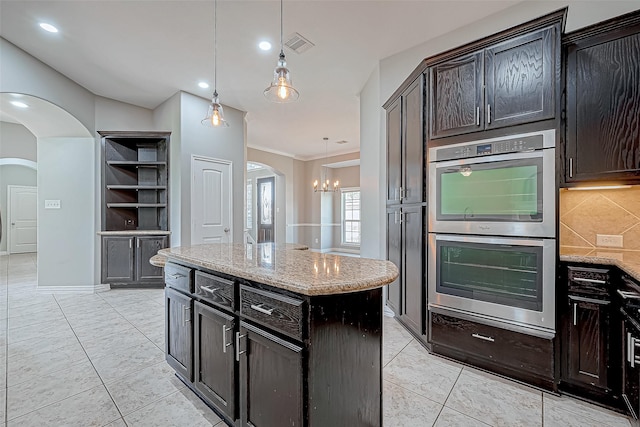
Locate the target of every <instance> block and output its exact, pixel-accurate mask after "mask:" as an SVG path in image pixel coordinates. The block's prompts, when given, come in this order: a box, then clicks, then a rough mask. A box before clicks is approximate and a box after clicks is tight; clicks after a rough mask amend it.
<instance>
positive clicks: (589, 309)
mask: <svg viewBox="0 0 640 427" xmlns="http://www.w3.org/2000/svg"><path fill="white" fill-rule="evenodd" d="M569 305H570V307H569V311H570V313H571V319H570V323H569V341H568V343H567V344H568V345H567V354H566V358H567V359H566V360H567V372H566V375H565V376H564V380H565V381H569V382H572V383H582V384H585V386H587V387H597V388H600V389H603V390H607V389H608V369H609V330H610V327H611V313H610V301H606V300H597V299H591V298H584V297H581V296H572V295H570V296H569Z"/></svg>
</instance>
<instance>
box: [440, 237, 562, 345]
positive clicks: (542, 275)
mask: <svg viewBox="0 0 640 427" xmlns="http://www.w3.org/2000/svg"><path fill="white" fill-rule="evenodd" d="M555 258H556V241H555V239H525V238H519V239H514V238H502V237H482V236H460V235H442V234H429V248H428V265H429V276H428V288H429V307H430V308H439V309H448V310H453V311H458V312H460V313H461V314H466V315H467V316H468V315H473V316H476V317H478V318H483V319H485V320H487V321H492V323H494V322H496V321H497V322H499V323H502V324H504V326H505V328H507V329H514V328H515V329H516V330H521V331H522V332H529V333H531V334H533V335H539V334H540V333H543V334H544V335H548V334H554V333H555Z"/></svg>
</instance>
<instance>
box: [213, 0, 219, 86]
mask: <svg viewBox="0 0 640 427" xmlns="http://www.w3.org/2000/svg"><path fill="white" fill-rule="evenodd" d="M217 27H218V0H214V1H213V93H214V94H217V93H218V32H217V30H218V28H217ZM214 96H215V95H214Z"/></svg>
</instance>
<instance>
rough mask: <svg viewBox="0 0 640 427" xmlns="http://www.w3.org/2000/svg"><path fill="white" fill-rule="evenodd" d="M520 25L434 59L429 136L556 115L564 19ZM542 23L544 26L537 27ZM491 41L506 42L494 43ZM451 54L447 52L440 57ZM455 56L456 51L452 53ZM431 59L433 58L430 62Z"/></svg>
mask: <svg viewBox="0 0 640 427" xmlns="http://www.w3.org/2000/svg"><path fill="white" fill-rule="evenodd" d="M562 18H563V13H557V14H552V15H550V16H549V17H547V18H545V19H543V21H545V22H546V25H547V26H545V27H543V28H536V24H535V23H530V24H529V26H531V27H533V28H535V29H532V30H530V31H528V32H524V33H523V31H526V30H523V28H515V29H512V30H508V31H506V32H505V33H502V34H500V35H496V36H494V37H493V38H490V39H489V40H485V41H481V42H478V43H476V44H475V46H477V48H476V49H479V48H480V47H482V49H481V50H476V51H473V52H468V51H469V50H471V49H472V48H473V46H474V45H470V46H465V47H463V48H460V49H458V50H459V51H460V52H464V54H462V53H461V54H460V56H457V57H453V58H449V59H447V60H446V61H444V62H438V59H437V58H436V59H435V60H434V61H431V62H432V63H433V65H432V66H431V67H430V74H429V75H430V80H431V86H430V87H431V92H430V97H429V105H430V107H431V108H430V113H429V116H430V127H429V129H430V132H429V138H430V139H437V138H443V137H448V136H454V135H460V134H465V133H470V132H477V131H481V130H490V129H497V128H502V127H506V126H514V125H521V124H525V123H530V122H535V121H540V120H547V119H553V118H554V117H555V116H556V109H557V102H556V101H557V99H558V98H557V97H558V88H559V85H560V55H559V52H560V49H559V46H560V31H561V30H560V28H561V26H560V23H561V21H562ZM538 27H539V25H538ZM492 39H496V40H501V41H500V42H495V43H494V44H490V43H491V40H492ZM441 56H446V55H441ZM448 56H451V55H448ZM427 62H430V61H427Z"/></svg>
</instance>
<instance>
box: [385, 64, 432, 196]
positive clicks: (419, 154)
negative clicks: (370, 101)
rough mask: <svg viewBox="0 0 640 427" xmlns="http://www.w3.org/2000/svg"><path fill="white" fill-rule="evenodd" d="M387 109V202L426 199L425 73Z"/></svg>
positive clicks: (386, 105) (386, 106) (387, 106)
mask: <svg viewBox="0 0 640 427" xmlns="http://www.w3.org/2000/svg"><path fill="white" fill-rule="evenodd" d="M385 108H386V111H387V204H388V205H394V204H409V203H422V202H423V201H424V160H425V159H424V121H423V111H424V76H423V75H420V77H419V78H418V79H416V80H415V81H414V82H413V83H412V84H411V85H409V87H408V88H407V89H406V90H405V91H404V92H403V93H402V94H401V95H400V96H399V97H398V98H397V99H396V100H395V101H393V102H392V103H391V104H385Z"/></svg>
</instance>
